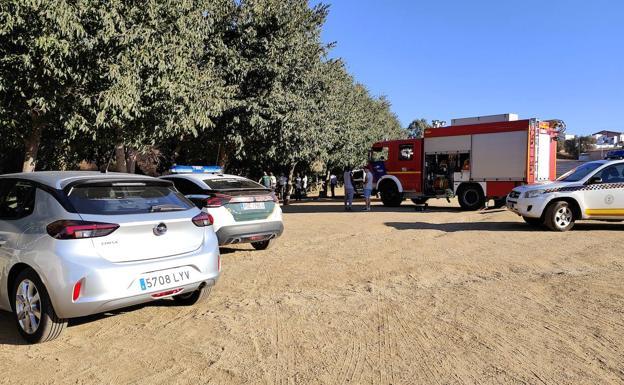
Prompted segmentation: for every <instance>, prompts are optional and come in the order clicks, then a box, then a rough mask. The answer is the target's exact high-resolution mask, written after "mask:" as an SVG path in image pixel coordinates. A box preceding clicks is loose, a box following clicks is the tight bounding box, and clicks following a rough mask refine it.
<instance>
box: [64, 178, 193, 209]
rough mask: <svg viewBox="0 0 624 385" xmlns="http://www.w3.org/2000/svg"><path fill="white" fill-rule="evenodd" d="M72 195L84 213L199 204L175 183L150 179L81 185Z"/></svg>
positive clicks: (74, 201)
mask: <svg viewBox="0 0 624 385" xmlns="http://www.w3.org/2000/svg"><path fill="white" fill-rule="evenodd" d="M68 198H69V201H70V202H71V204H72V205H73V206H74V208H75V209H76V211H77V212H78V213H82V214H97V215H123V214H145V213H153V212H164V211H182V210H188V209H190V208H193V207H195V205H193V203H192V202H190V201H189V200H188V199H186V198H185V197H184V196H183V195H182V194H180V193H179V192H177V191H175V190H174V189H173V188H172V187H168V186H163V185H150V184H146V183H111V184H108V185H106V184H104V185H102V184H96V185H89V184H86V185H78V186H75V187H73V188H72V189H71V191H70V192H69V194H68Z"/></svg>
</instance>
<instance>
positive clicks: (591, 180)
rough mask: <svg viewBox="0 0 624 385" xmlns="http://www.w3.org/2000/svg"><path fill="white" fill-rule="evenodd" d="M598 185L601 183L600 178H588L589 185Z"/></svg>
mask: <svg viewBox="0 0 624 385" xmlns="http://www.w3.org/2000/svg"><path fill="white" fill-rule="evenodd" d="M598 183H602V178H601V177H599V176H592V177H591V178H589V184H598Z"/></svg>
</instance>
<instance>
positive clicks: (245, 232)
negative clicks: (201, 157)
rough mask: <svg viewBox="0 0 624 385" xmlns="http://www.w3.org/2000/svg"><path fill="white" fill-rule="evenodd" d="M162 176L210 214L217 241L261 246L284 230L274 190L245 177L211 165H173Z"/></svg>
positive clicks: (257, 248) (260, 248)
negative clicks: (169, 173) (166, 173)
mask: <svg viewBox="0 0 624 385" xmlns="http://www.w3.org/2000/svg"><path fill="white" fill-rule="evenodd" d="M170 171H171V172H172V174H171V175H166V176H162V177H161V178H162V179H165V180H169V181H171V182H173V184H174V185H175V187H176V189H178V191H180V192H181V193H182V194H184V195H185V196H186V197H187V198H188V199H190V200H191V201H192V202H193V203H195V205H197V207H199V208H201V209H202V210H203V211H205V212H207V213H208V214H210V215H211V216H212V217H213V220H214V224H213V227H214V231H215V232H216V234H217V238H218V239H219V245H228V244H236V243H251V245H252V246H253V247H254V248H255V249H256V250H264V249H266V248H268V247H269V245H270V244H271V242H272V241H273V240H274V239H275V238H277V237H279V236H280V235H281V234H282V232H283V231H284V225H283V222H282V209H281V208H280V206H279V202H278V200H277V199H276V197H275V194H274V193H273V192H272V191H271V190H270V189H267V188H266V187H264V186H262V185H260V184H259V183H256V182H254V181H252V180H249V179H247V178H243V177H241V176H237V175H227V174H223V171H222V170H221V169H220V168H219V167H213V166H174V167H172V168H171V170H170Z"/></svg>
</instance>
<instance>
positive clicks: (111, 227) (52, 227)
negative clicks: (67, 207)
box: [46, 220, 119, 239]
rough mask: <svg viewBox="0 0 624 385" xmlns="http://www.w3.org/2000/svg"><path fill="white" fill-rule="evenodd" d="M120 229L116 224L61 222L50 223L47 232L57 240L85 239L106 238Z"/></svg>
mask: <svg viewBox="0 0 624 385" xmlns="http://www.w3.org/2000/svg"><path fill="white" fill-rule="evenodd" d="M118 228H119V225H118V224H116V223H102V222H88V221H72V220H61V221H56V222H52V223H50V224H49V225H48V226H47V227H46V230H47V231H48V234H49V235H50V236H51V237H52V238H56V239H83V238H97V237H104V236H107V235H109V234H110V233H112V232H113V231H115V230H117V229H118Z"/></svg>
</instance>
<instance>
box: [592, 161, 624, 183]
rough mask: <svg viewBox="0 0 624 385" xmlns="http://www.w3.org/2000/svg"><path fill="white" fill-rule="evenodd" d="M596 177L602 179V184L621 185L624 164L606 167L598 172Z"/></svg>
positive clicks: (623, 177) (623, 179) (623, 178)
mask: <svg viewBox="0 0 624 385" xmlns="http://www.w3.org/2000/svg"><path fill="white" fill-rule="evenodd" d="M598 174H600V175H597V176H600V178H602V183H622V182H624V163H620V164H614V165H611V166H607V167H605V168H604V169H602V171H600V172H599V173H598Z"/></svg>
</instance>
